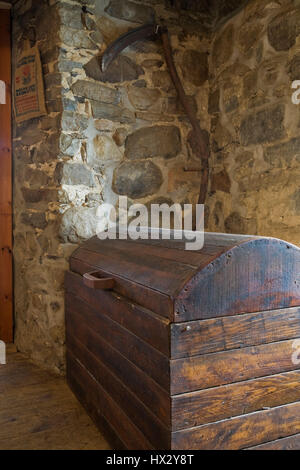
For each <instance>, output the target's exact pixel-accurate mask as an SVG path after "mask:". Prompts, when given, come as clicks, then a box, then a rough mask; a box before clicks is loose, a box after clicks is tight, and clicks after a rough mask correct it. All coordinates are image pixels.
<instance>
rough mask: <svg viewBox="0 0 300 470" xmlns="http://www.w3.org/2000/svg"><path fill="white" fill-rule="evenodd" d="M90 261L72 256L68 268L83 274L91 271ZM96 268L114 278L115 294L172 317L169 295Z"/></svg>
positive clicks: (172, 309)
mask: <svg viewBox="0 0 300 470" xmlns="http://www.w3.org/2000/svg"><path fill="white" fill-rule="evenodd" d="M90 263H91V264H88V263H87V261H84V260H80V259H77V258H75V257H72V258H71V260H70V269H71V271H73V272H75V273H77V274H80V275H83V274H84V273H85V272H87V271H91V269H93V268H94V266H93V263H92V259H91V260H90ZM97 269H98V271H99V273H100V274H102V275H103V276H106V275H109V276H112V277H113V278H114V280H115V286H114V292H116V293H117V294H120V295H122V296H123V297H127V299H128V300H132V301H133V302H135V303H136V304H139V305H141V306H143V307H145V308H147V309H149V310H151V311H153V312H156V313H157V314H158V315H162V316H163V317H166V318H170V319H171V318H172V317H173V311H174V306H173V301H172V299H171V298H170V297H169V296H167V295H165V294H162V293H161V292H157V291H155V290H151V289H149V288H147V287H145V286H143V285H141V284H137V283H135V282H133V281H129V280H128V279H124V278H123V277H121V276H119V275H117V274H113V275H112V273H111V272H108V271H105V270H103V269H100V268H99V267H97Z"/></svg>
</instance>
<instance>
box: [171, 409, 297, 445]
mask: <svg viewBox="0 0 300 470" xmlns="http://www.w3.org/2000/svg"><path fill="white" fill-rule="evenodd" d="M299 416H300V403H299V402H297V403H293V404H290V405H284V406H280V407H277V408H273V409H271V410H266V411H259V412H257V413H252V414H250V415H245V416H240V417H237V418H232V419H229V420H225V421H219V422H217V423H212V424H206V425H203V426H199V427H195V428H191V429H185V430H182V431H176V432H174V433H172V449H174V450H194V449H200V450H224V449H226V450H237V449H243V448H246V447H251V446H254V445H256V444H260V443H263V442H268V441H272V440H275V439H277V438H279V437H286V436H289V435H292V434H296V433H299V432H300V420H299Z"/></svg>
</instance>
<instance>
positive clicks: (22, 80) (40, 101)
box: [14, 47, 46, 122]
mask: <svg viewBox="0 0 300 470" xmlns="http://www.w3.org/2000/svg"><path fill="white" fill-rule="evenodd" d="M14 109H15V116H16V121H17V122H22V121H26V120H27V119H31V118H34V117H38V116H42V115H43V114H46V107H45V98H44V84H43V75H42V66H41V60H40V54H39V50H38V48H37V47H33V48H31V49H27V50H25V51H24V52H23V53H21V54H20V55H19V56H18V59H17V64H16V69H15V83H14Z"/></svg>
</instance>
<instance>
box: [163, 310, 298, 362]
mask: <svg viewBox="0 0 300 470" xmlns="http://www.w3.org/2000/svg"><path fill="white" fill-rule="evenodd" d="M298 337H300V307H294V308H289V309H280V310H270V311H266V312H259V313H249V314H243V315H235V316H228V317H222V318H216V319H211V320H200V321H199V320H198V321H196V320H195V321H192V322H184V323H172V324H171V348H172V351H171V357H172V358H174V359H175V358H181V357H186V356H195V355H198V354H207V353H212V352H217V351H226V350H230V349H236V348H244V347H246V346H255V345H259V344H264V343H272V342H276V341H282V340H285V339H290V338H298Z"/></svg>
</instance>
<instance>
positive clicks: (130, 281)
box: [70, 233, 300, 322]
mask: <svg viewBox="0 0 300 470" xmlns="http://www.w3.org/2000/svg"><path fill="white" fill-rule="evenodd" d="M70 269H71V270H72V271H73V272H75V273H78V274H80V275H83V274H84V273H86V272H89V271H92V270H94V271H97V272H98V273H99V275H100V276H103V277H110V278H113V279H114V287H113V289H114V291H115V292H117V293H119V294H120V295H122V296H124V297H126V298H127V299H130V300H132V301H133V302H135V303H137V304H140V305H141V306H143V307H145V308H147V309H150V310H152V311H153V312H155V313H157V314H159V315H162V316H164V317H167V318H169V319H170V321H175V322H182V321H190V320H196V319H204V318H213V317H221V316H226V315H235V314H240V313H247V312H259V311H264V310H272V309H278V308H287V307H295V306H299V305H300V249H299V248H297V247H296V246H295V245H291V244H289V243H287V242H284V241H282V240H278V239H275V238H265V237H254V236H248V235H229V234H217V233H206V234H205V243H204V247H203V248H202V249H201V250H199V251H186V250H185V242H184V241H178V240H136V241H133V240H130V239H129V240H100V239H98V238H97V237H93V238H91V239H90V240H88V241H86V242H84V243H83V244H82V245H81V246H80V247H79V248H78V249H77V250H76V251H75V252H74V253H73V255H72V256H71V259H70Z"/></svg>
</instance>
